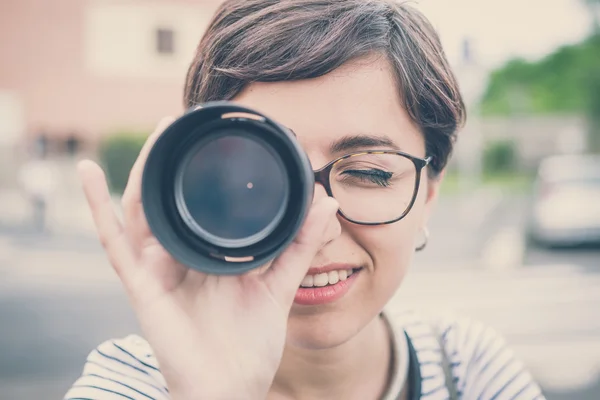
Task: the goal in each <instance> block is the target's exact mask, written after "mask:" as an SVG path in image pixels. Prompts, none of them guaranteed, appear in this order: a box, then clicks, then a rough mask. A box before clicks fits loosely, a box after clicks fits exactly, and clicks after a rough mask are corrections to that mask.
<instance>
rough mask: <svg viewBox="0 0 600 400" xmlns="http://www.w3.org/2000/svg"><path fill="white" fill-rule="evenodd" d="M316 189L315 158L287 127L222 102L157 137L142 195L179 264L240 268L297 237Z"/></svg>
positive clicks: (211, 269) (213, 269)
mask: <svg viewBox="0 0 600 400" xmlns="http://www.w3.org/2000/svg"><path fill="white" fill-rule="evenodd" d="M313 187H314V173H313V172H312V168H311V166H310V162H309V161H308V158H307V157H306V154H305V153H304V152H303V151H302V149H301V148H300V146H299V145H298V143H297V141H296V139H295V137H294V135H293V134H292V133H291V132H290V131H289V130H288V129H286V128H284V127H282V126H280V125H279V124H277V123H276V122H274V121H272V120H270V119H268V118H267V117H265V116H264V115H262V114H260V113H257V112H256V111H253V110H250V109H247V108H244V107H240V106H237V105H234V104H232V103H229V102H219V103H209V104H206V105H204V106H203V107H202V108H200V109H196V110H194V111H191V112H189V113H187V114H186V115H184V116H183V117H181V118H180V119H178V120H176V121H175V122H174V123H173V124H172V125H171V126H170V127H168V128H167V129H166V130H165V132H164V133H163V134H162V135H161V137H160V138H159V139H158V140H157V142H156V144H155V145H154V147H153V148H152V150H151V152H150V154H149V156H148V160H147V162H146V166H145V170H144V176H143V184H142V202H143V206H144V210H145V212H146V217H147V219H148V223H149V225H150V228H151V230H152V232H153V233H154V235H155V236H156V238H157V239H158V240H159V241H160V242H161V244H162V245H163V246H164V247H165V249H166V250H167V251H169V252H170V253H171V254H172V255H173V257H174V258H176V259H177V260H178V261H180V262H182V263H184V264H185V265H187V266H188V267H190V268H194V269H197V270H200V271H203V272H207V273H213V274H239V273H243V272H246V271H248V270H250V269H253V268H256V267H259V266H261V265H263V264H265V263H266V262H268V261H269V260H270V259H273V258H275V257H276V256H277V255H278V254H279V253H281V252H282V251H283V250H284V249H285V247H286V246H287V245H288V244H289V243H290V242H291V241H292V240H293V238H294V237H295V235H296V234H297V232H298V230H299V228H300V226H301V225H302V222H303V221H304V218H305V216H306V213H307V212H308V208H309V207H310V204H311V202H312V196H313Z"/></svg>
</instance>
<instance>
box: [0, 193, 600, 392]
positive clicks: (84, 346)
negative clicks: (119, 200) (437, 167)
mask: <svg viewBox="0 0 600 400" xmlns="http://www.w3.org/2000/svg"><path fill="white" fill-rule="evenodd" d="M463 202H464V200H461V199H448V200H444V201H442V202H441V203H440V204H439V208H438V211H437V212H436V214H435V216H434V219H433V221H432V224H431V239H430V246H429V247H428V248H427V249H426V251H424V252H423V253H422V254H417V256H416V257H415V263H414V266H413V267H412V271H411V273H410V274H409V276H408V277H407V279H406V281H405V282H404V284H403V286H402V288H401V289H400V291H399V293H398V295H397V296H396V298H395V299H394V300H393V304H392V306H394V305H402V306H403V307H404V306H407V305H408V306H410V307H416V308H419V309H423V310H434V311H435V312H442V311H453V312H456V313H459V314H460V315H464V316H468V317H471V318H474V319H478V320H481V321H482V322H485V323H487V324H489V325H491V326H493V327H494V328H496V329H497V330H498V331H499V332H501V333H502V334H503V335H504V336H505V337H506V339H507V341H508V342H509V344H510V345H511V347H513V348H514V349H515V351H516V352H517V354H518V355H519V356H520V357H521V358H522V359H523V360H524V361H525V362H526V364H527V365H528V367H529V368H530V370H531V371H532V373H533V374H534V376H535V377H536V379H537V380H538V381H539V382H540V383H541V384H542V386H543V388H544V390H545V392H546V394H547V396H548V399H550V400H563V399H564V400H566V399H569V400H597V399H598V398H600V318H599V316H600V315H599V313H600V311H599V310H600V290H598V288H600V250H598V249H580V250H571V251H547V250H539V249H536V250H527V251H524V252H522V253H523V254H520V256H519V257H518V259H519V260H520V262H521V264H519V265H510V264H509V263H508V262H504V263H497V262H491V260H494V259H499V258H502V257H501V256H502V254H506V252H504V251H503V250H502V249H505V250H506V248H505V247H506V246H508V244H510V243H511V242H510V240H509V241H508V242H506V243H504V244H500V245H497V243H498V242H499V241H501V240H500V239H497V237H498V236H500V237H506V235H502V234H500V233H499V232H505V231H507V229H512V230H515V229H519V227H520V224H522V220H523V215H524V211H523V208H524V207H523V205H524V199H522V198H514V199H513V198H511V199H500V200H498V198H497V197H495V196H494V195H493V194H489V195H482V196H480V197H479V198H478V200H477V201H474V203H473V204H468V206H465V205H464V204H463ZM461 204H462V206H461ZM478 207H479V208H478ZM460 210H467V211H469V212H461V211H460ZM509 236H510V235H509ZM503 246H504V247H503ZM517 247H519V246H517ZM498 249H500V250H498ZM495 252H500V253H502V254H496V253H495ZM515 254H516V252H515ZM515 257H516V256H515ZM512 259H513V258H512V257H508V258H507V257H505V256H504V258H503V260H504V261H509V260H512ZM0 321H2V322H1V324H0V354H2V357H1V358H0V387H2V390H3V397H2V399H3V400H4V399H6V400H12V399H38V398H49V399H51V398H53V399H58V398H61V396H62V395H63V394H64V393H65V391H66V390H67V388H68V386H69V385H70V384H71V383H72V382H73V381H74V380H75V379H76V378H77V376H78V374H79V373H80V372H81V367H82V365H83V363H84V360H85V357H86V355H87V354H88V353H89V352H90V351H91V350H92V349H93V348H94V347H95V346H96V345H98V344H99V343H101V342H102V341H103V340H106V339H108V338H113V337H121V336H124V335H127V334H129V333H134V332H137V326H136V323H135V319H134V316H133V314H132V312H131V310H130V308H129V306H128V304H127V300H126V298H125V295H124V293H123V291H122V289H121V288H120V285H119V282H118V280H117V278H116V276H115V274H114V273H113V272H112V270H111V269H110V267H109V266H108V264H107V261H106V259H105V257H104V255H103V254H102V252H101V249H100V246H99V245H98V243H97V242H96V239H95V238H94V237H93V236H91V235H89V234H77V233H67V232H62V233H60V234H56V235H54V236H49V237H43V236H36V235H34V234H31V233H27V232H26V231H18V230H15V229H13V228H11V229H4V230H0Z"/></svg>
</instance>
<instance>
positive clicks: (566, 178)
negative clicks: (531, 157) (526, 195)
mask: <svg viewBox="0 0 600 400" xmlns="http://www.w3.org/2000/svg"><path fill="white" fill-rule="evenodd" d="M528 236H529V238H530V239H531V242H532V243H534V244H539V245H545V246H576V245H585V244H595V243H597V244H600V155H564V156H552V157H549V158H547V159H544V160H543V161H542V162H541V163H540V166H539V169H538V175H537V179H536V182H535V186H534V194H533V200H532V205H531V212H530V216H529V223H528Z"/></svg>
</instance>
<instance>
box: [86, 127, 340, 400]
mask: <svg viewBox="0 0 600 400" xmlns="http://www.w3.org/2000/svg"><path fill="white" fill-rule="evenodd" d="M172 121H173V120H172V119H165V120H163V121H162V122H161V124H160V125H159V127H158V128H157V130H156V131H155V132H154V133H153V134H152V135H151V136H150V137H149V139H148V141H147V142H146V144H145V145H144V147H143V149H142V151H141V153H140V155H139V157H138V160H137V161H136V163H135V165H134V166H133V168H132V170H131V173H130V177H129V182H128V184H127V188H126V190H125V193H124V194H123V199H122V206H123V221H120V220H119V218H118V217H117V215H116V213H115V210H114V208H113V205H112V202H111V198H110V195H109V191H108V187H107V184H106V179H105V176H104V173H103V172H102V169H101V168H100V167H99V166H98V165H96V164H94V163H93V162H91V161H83V162H81V163H80V165H79V173H80V176H81V180H82V182H83V188H84V191H85V194H86V197H87V201H88V203H89V205H90V208H91V211H92V214H93V217H94V222H95V224H96V228H97V231H98V235H99V237H100V241H101V242H102V245H103V246H104V249H105V250H106V254H107V255H108V258H109V260H110V263H111V264H112V266H113V268H114V269H115V271H116V272H117V274H118V276H119V278H120V279H121V281H122V283H123V285H124V287H125V289H126V292H127V294H128V296H129V299H130V301H131V303H132V306H133V309H134V311H135V313H136V315H137V318H138V320H139V322H140V326H141V328H142V331H143V333H144V335H145V337H146V339H147V340H148V342H149V343H150V345H151V346H152V348H153V351H154V353H155V356H156V358H157V360H158V362H159V365H160V368H161V372H162V374H163V376H164V377H165V379H166V382H167V385H168V386H169V391H170V394H171V396H172V398H173V399H177V400H178V399H199V398H201V399H215V400H218V399H227V400H231V399H236V398H244V399H264V398H265V397H266V395H267V393H268V390H269V388H270V386H271V384H272V381H273V378H274V376H275V373H276V371H277V368H278V367H279V363H280V361H281V357H282V354H283V348H284V345H285V337H286V328H287V320H288V315H289V312H290V308H291V306H292V303H293V300H294V295H295V292H296V290H297V289H298V287H299V285H300V282H301V281H302V278H303V277H304V276H305V274H306V272H307V270H308V269H309V267H310V264H311V262H312V259H313V258H314V256H315V254H316V253H317V252H318V251H319V249H320V248H321V247H322V246H323V245H324V244H325V243H327V242H328V241H330V240H331V239H333V238H334V237H335V236H337V235H339V232H340V225H339V222H338V221H337V218H336V216H335V215H336V212H337V209H338V205H337V202H336V201H335V200H334V199H332V198H329V197H327V196H326V195H324V192H322V191H321V192H320V194H318V195H315V198H319V200H318V201H316V202H314V203H313V205H312V207H311V210H310V212H309V215H308V217H307V220H306V221H305V223H304V226H303V227H302V229H301V231H300V233H299V235H298V236H297V237H296V238H295V240H294V242H293V243H292V244H291V245H290V246H289V247H288V248H287V249H286V250H285V251H284V252H283V253H282V254H281V255H280V256H279V257H278V258H277V259H275V260H274V261H273V262H272V263H271V264H270V265H267V266H265V267H264V268H260V269H259V270H256V271H252V272H250V273H247V274H245V275H241V276H213V275H207V274H204V273H200V272H198V271H195V270H191V269H188V268H186V267H185V266H184V265H182V264H179V263H178V262H177V261H175V260H174V259H173V258H172V257H171V255H170V254H169V253H167V251H166V250H165V249H164V248H163V247H162V246H161V244H160V243H159V242H158V240H157V239H156V238H155V237H154V236H153V235H152V232H151V231H150V228H149V227H148V224H147V221H146V219H145V215H144V210H143V208H142V202H141V179H142V171H143V167H144V164H145V162H146V158H147V155H148V152H149V151H150V149H151V147H152V145H153V144H154V142H155V141H156V139H157V137H158V136H160V134H161V133H162V131H163V130H164V129H165V128H166V127H167V126H168V125H169V124H170V123H171V122H172Z"/></svg>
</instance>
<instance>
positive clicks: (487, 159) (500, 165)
mask: <svg viewBox="0 0 600 400" xmlns="http://www.w3.org/2000/svg"><path fill="white" fill-rule="evenodd" d="M516 167H517V152H516V148H515V143H514V142H513V141H512V140H498V141H494V142H491V143H488V145H487V146H486V148H485V150H484V153H483V171H484V173H485V174H486V175H501V174H507V173H510V172H513V171H515V170H516Z"/></svg>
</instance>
